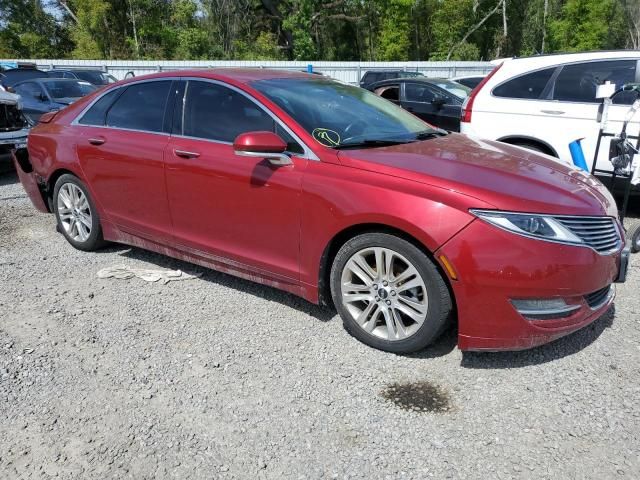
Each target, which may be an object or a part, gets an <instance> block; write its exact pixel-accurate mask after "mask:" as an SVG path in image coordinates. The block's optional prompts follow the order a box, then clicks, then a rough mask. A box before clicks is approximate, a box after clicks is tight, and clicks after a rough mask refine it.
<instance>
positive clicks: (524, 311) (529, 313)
mask: <svg viewBox="0 0 640 480" xmlns="http://www.w3.org/2000/svg"><path fill="white" fill-rule="evenodd" d="M511 304H512V305H513V306H514V307H515V309H516V310H517V311H518V313H519V314H520V315H522V316H523V317H525V318H528V319H530V320H553V319H557V318H564V317H568V316H570V315H571V314H572V313H573V312H575V311H576V310H578V309H579V308H580V305H569V304H568V303H567V302H565V301H564V299H562V298H547V299H526V300H511Z"/></svg>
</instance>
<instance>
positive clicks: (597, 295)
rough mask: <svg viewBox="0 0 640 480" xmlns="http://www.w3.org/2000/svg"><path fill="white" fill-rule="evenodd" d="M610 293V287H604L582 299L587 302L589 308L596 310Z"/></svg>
mask: <svg viewBox="0 0 640 480" xmlns="http://www.w3.org/2000/svg"><path fill="white" fill-rule="evenodd" d="M610 291H611V285H607V286H606V287H604V288H601V289H600V290H596V291H595V292H593V293H589V294H587V295H585V296H584V299H585V300H586V301H587V304H588V305H589V306H590V307H591V308H593V309H597V308H599V307H601V306H602V305H603V304H604V303H605V302H606V300H607V297H608V296H609V292H610Z"/></svg>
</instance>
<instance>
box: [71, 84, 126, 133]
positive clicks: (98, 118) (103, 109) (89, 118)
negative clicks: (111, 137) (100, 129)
mask: <svg viewBox="0 0 640 480" xmlns="http://www.w3.org/2000/svg"><path fill="white" fill-rule="evenodd" d="M120 93H122V90H121V89H119V88H116V89H114V90H111V91H110V92H109V93H106V94H105V95H103V96H102V97H101V98H100V99H99V100H98V101H97V102H96V103H94V104H93V105H92V106H91V108H90V109H89V110H87V112H86V113H85V114H84V115H83V116H82V118H81V119H80V120H78V123H79V124H81V125H95V126H103V125H104V120H105V115H106V113H107V110H108V109H109V107H110V106H111V104H112V103H113V100H114V99H115V98H116V97H117V96H118V95H119V94H120Z"/></svg>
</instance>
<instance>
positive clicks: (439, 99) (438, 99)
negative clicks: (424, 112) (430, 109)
mask: <svg viewBox="0 0 640 480" xmlns="http://www.w3.org/2000/svg"><path fill="white" fill-rule="evenodd" d="M446 103H447V99H446V98H445V97H443V96H442V95H436V96H435V97H433V100H431V105H433V106H434V107H436V108H442V106H443V105H445V104H446Z"/></svg>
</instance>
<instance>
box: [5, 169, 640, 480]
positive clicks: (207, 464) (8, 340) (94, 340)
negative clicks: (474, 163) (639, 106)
mask: <svg viewBox="0 0 640 480" xmlns="http://www.w3.org/2000/svg"><path fill="white" fill-rule="evenodd" d="M121 263H124V264H127V265H131V266H139V267H146V268H158V267H163V268H165V267H168V268H181V269H183V270H185V271H188V272H192V273H198V272H199V273H202V274H203V276H202V278H200V279H198V280H190V281H183V282H172V283H169V284H167V285H160V284H154V283H146V282H144V281H142V280H140V279H137V278H134V279H131V280H116V279H106V280H100V279H98V278H96V272H97V271H98V270H99V269H101V268H104V267H108V266H113V265H117V264H121ZM639 266H640V255H636V256H635V258H633V260H632V266H631V271H630V277H629V279H628V282H627V283H626V284H624V285H622V286H620V287H619V289H618V299H617V302H616V307H615V311H611V312H610V313H609V314H608V315H606V316H605V317H603V318H602V319H600V320H598V321H597V322H596V323H594V324H593V325H592V326H590V327H588V328H586V329H585V330H583V331H581V332H578V333H576V334H574V335H572V336H570V337H567V338H564V339H562V340H559V341H557V342H555V343H553V344H551V345H547V346H544V347H541V348H538V349H535V350H531V351H526V352H520V353H500V354H496V353H493V354H489V353H484V354H462V353H461V352H460V351H459V350H457V349H456V348H455V335H454V333H453V332H449V333H447V334H445V337H444V338H443V339H441V340H440V341H439V342H438V343H437V344H436V345H435V346H433V347H432V348H430V349H428V350H426V351H424V352H422V353H420V354H418V355H413V356H409V357H403V356H396V355H392V354H388V353H383V352H379V351H376V350H373V349H371V348H368V347H366V346H364V345H362V344H360V343H358V342H356V341H355V340H354V339H353V338H351V337H350V336H349V335H348V334H347V333H346V332H345V331H344V330H343V328H342V325H341V322H340V320H339V318H338V317H337V316H336V314H335V312H333V311H329V310H325V309H321V308H318V307H315V306H313V305H311V304H308V303H306V302H305V301H303V300H301V299H298V298H296V297H294V296H291V295H288V294H284V293H282V292H279V291H277V290H274V289H271V288H267V287H263V286H259V285H255V284H252V283H250V282H246V281H243V280H239V279H236V278H233V277H230V276H227V275H224V274H219V273H216V272H213V271H209V270H205V269H201V268H199V267H193V266H191V265H188V264H185V263H181V262H177V261H173V260H171V259H167V258H165V257H162V256H159V255H155V254H151V253H147V252H144V251H142V250H139V249H130V248H125V247H121V246H113V247H111V248H108V249H106V250H103V251H101V252H99V253H82V252H79V251H77V250H74V249H73V248H72V247H71V246H70V245H68V244H67V242H66V241H65V240H64V238H63V237H62V236H61V235H58V234H56V233H55V230H54V221H53V217H52V216H49V215H44V214H40V213H38V212H37V211H36V210H35V209H34V208H33V207H32V206H31V204H30V202H29V200H28V199H27V198H26V195H25V194H24V191H23V190H22V187H21V186H20V184H19V183H17V180H16V177H15V176H13V175H4V176H2V177H0V285H1V287H2V288H0V311H1V312H2V316H1V317H0V318H1V321H0V412H2V417H4V418H2V428H0V478H3V479H5V478H6V479H12V478H50V477H60V478H78V479H106V478H135V479H147V478H148V479H151V478H180V479H186V478H196V479H199V478H203V479H205V478H207V479H209V478H220V479H227V478H267V479H281V478H339V479H342V478H366V479H372V478H394V479H395V478H417V479H424V478H436V479H445V478H456V479H458V478H460V479H461V478H482V479H491V478H501V479H504V478H543V479H544V478H548V479H582V478H594V479H613V478H629V479H637V478H639V477H640V459H639V458H640V456H639V453H640V405H639V402H638V400H639V399H640V384H639V382H638V378H640V345H639V343H638V342H639V340H640V327H639V324H638V320H639V319H640V315H639V313H640V295H638V292H639V291H640V290H639V288H640V268H639ZM394 400H396V402H395V403H394ZM414 408H417V410H416V409H414Z"/></svg>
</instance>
